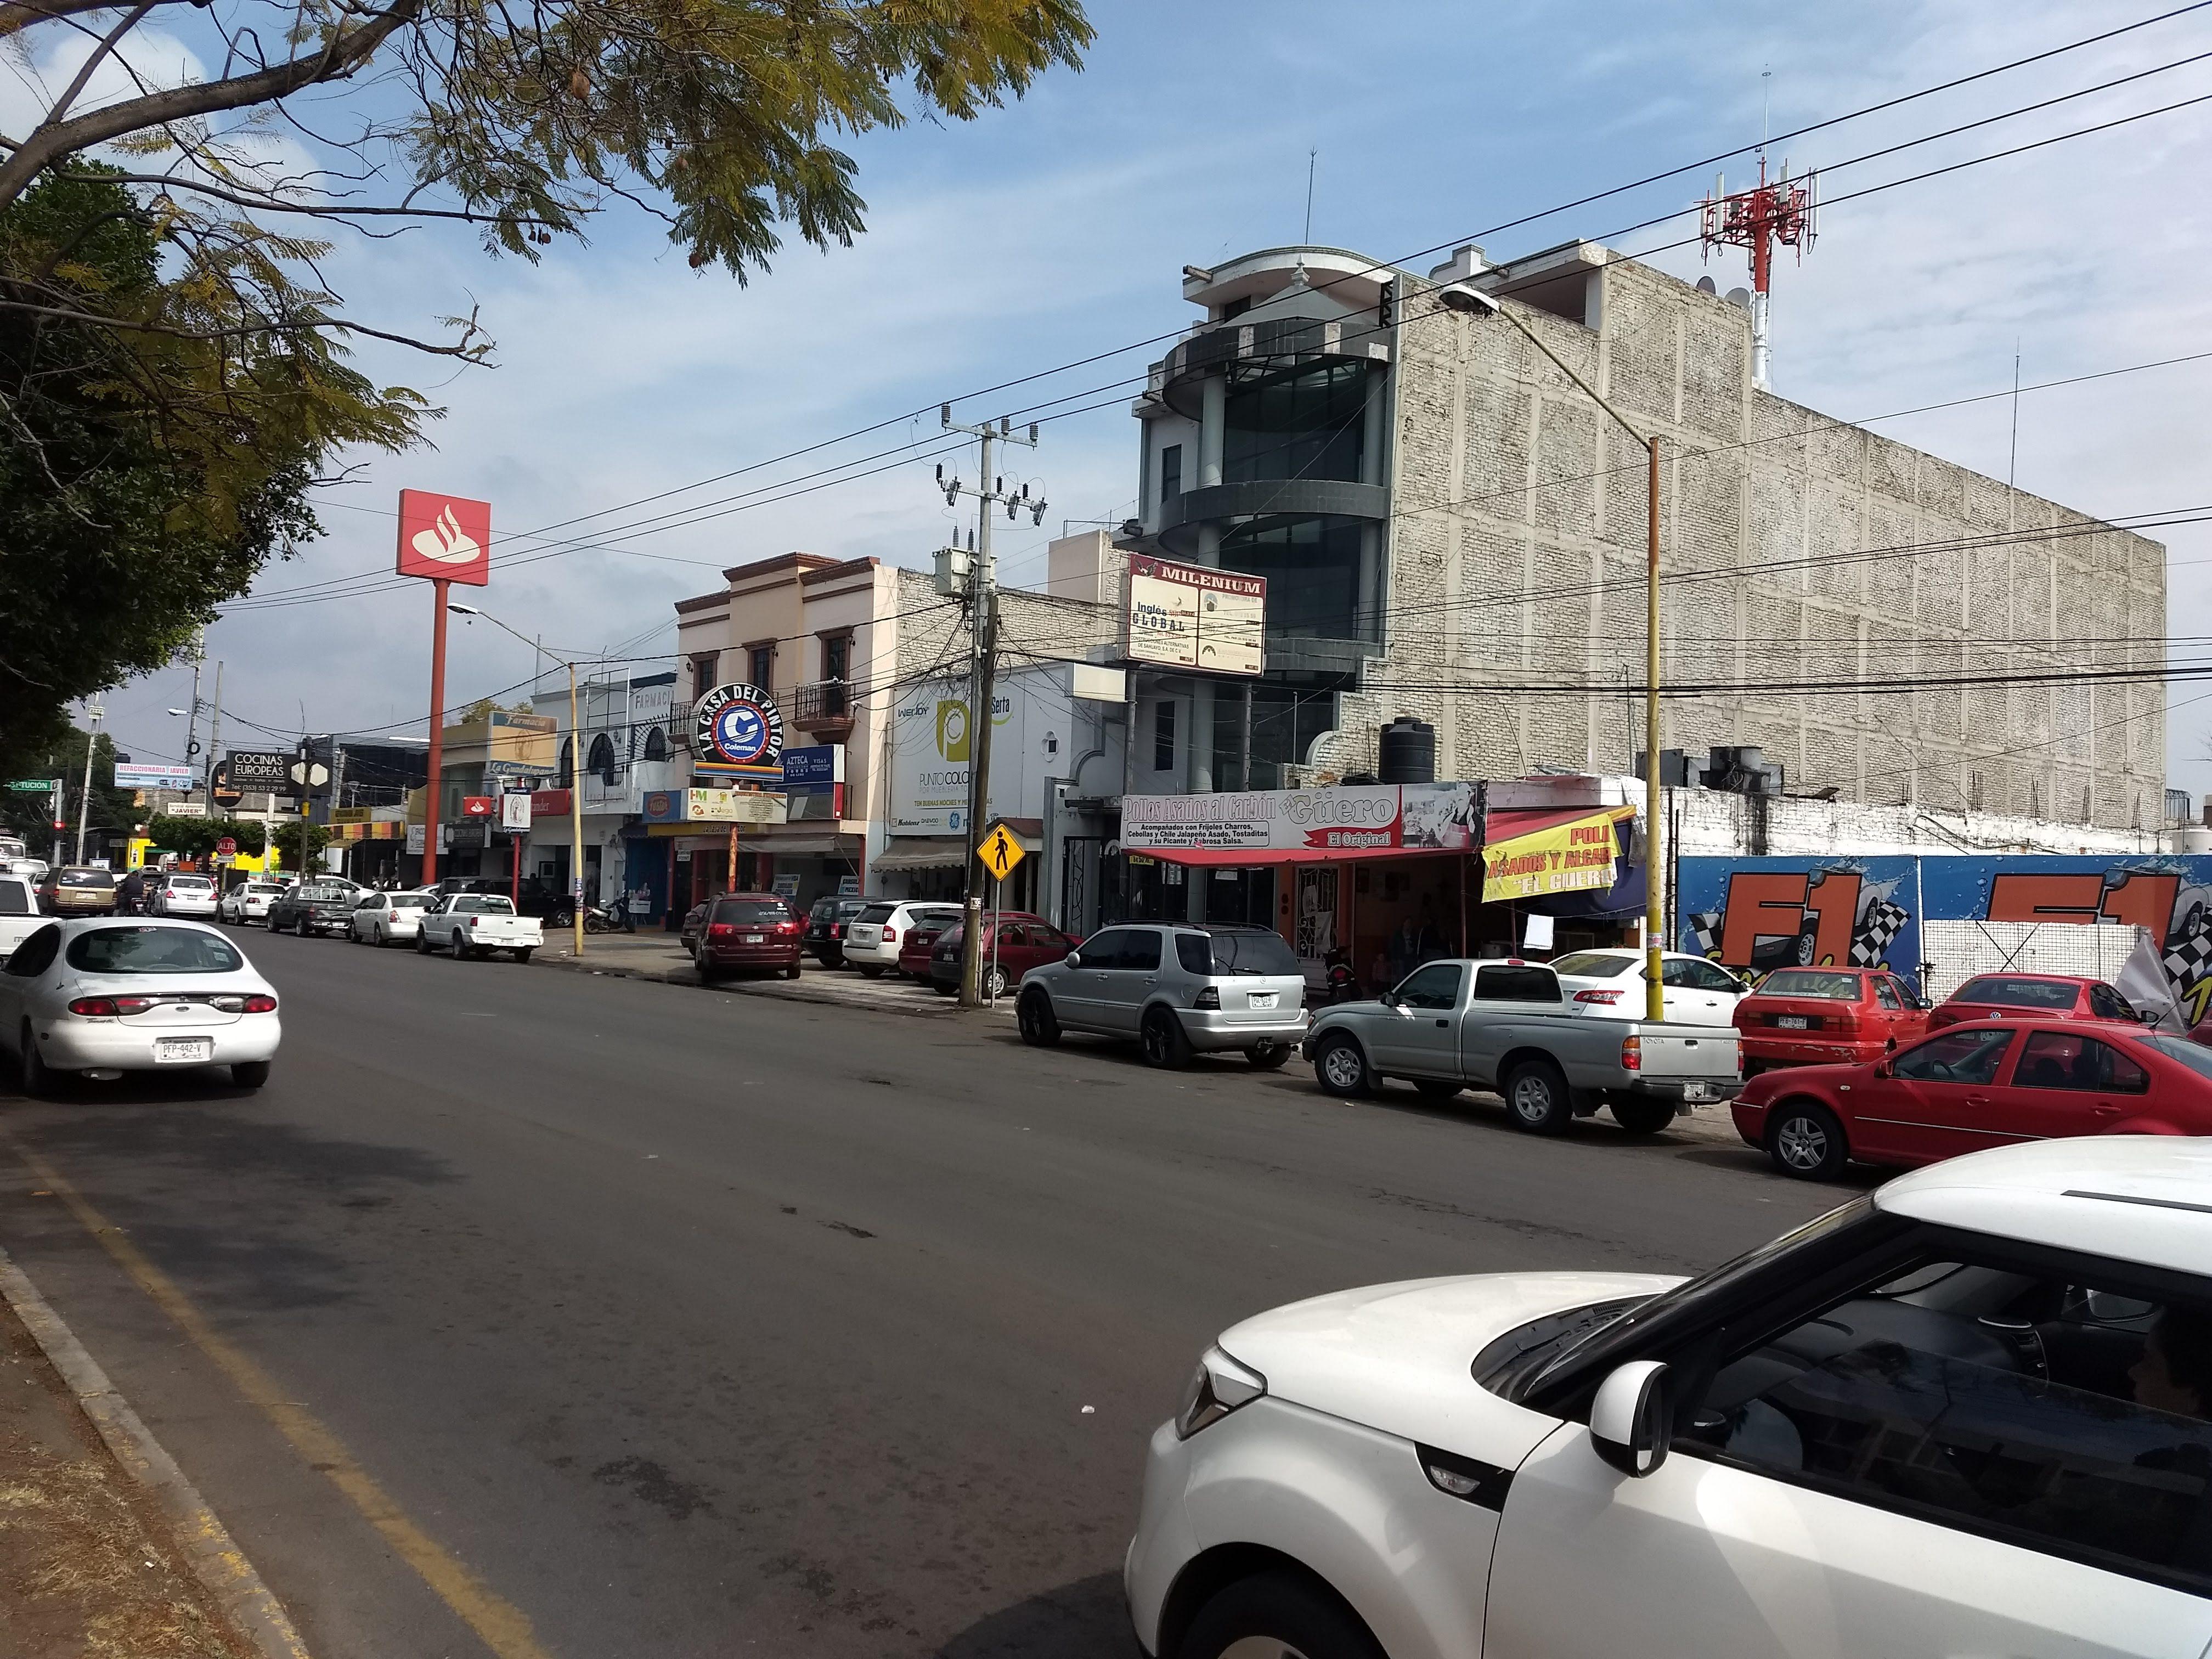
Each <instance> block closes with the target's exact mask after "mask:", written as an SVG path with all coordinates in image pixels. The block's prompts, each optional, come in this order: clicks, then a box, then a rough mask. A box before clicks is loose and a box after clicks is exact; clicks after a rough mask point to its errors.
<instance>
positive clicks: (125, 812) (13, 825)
mask: <svg viewBox="0 0 2212 1659" xmlns="http://www.w3.org/2000/svg"><path fill="white" fill-rule="evenodd" d="M5 608H6V599H5V595H4V592H0V610H4V609H5ZM8 701H9V700H8V697H7V696H6V695H5V694H4V693H0V710H4V709H5V708H7V707H8ZM84 739H85V734H84V733H83V732H80V731H78V730H76V728H75V727H74V726H69V725H67V724H66V723H64V724H61V725H60V726H58V728H57V729H55V730H54V731H53V732H52V735H51V736H48V737H46V738H44V739H43V740H41V741H38V742H34V743H33V744H29V745H27V748H26V750H24V752H21V753H19V754H16V755H15V756H12V757H9V758H8V759H7V761H6V763H5V764H4V765H0V773H4V774H5V778H4V779H0V781H11V780H14V779H16V778H59V779H60V780H61V781H62V782H63V785H64V787H63V790H62V817H63V818H64V820H65V821H66V822H67V823H68V825H69V827H68V829H65V830H63V831H61V832H60V834H61V836H62V840H63V842H64V848H65V849H66V851H67V852H68V853H69V854H70V856H72V857H74V856H75V855H76V823H77V817H78V811H79V806H78V801H79V796H80V795H81V793H82V790H83V788H84ZM50 799H52V797H50V796H48V795H46V794H44V793H40V794H20V795H19V794H17V793H15V791H13V790H9V791H7V792H5V793H0V824H4V825H5V827H6V829H7V831H8V833H9V834H10V835H16V836H21V837H22V838H23V840H24V842H26V843H27V845H28V846H29V848H30V849H31V851H32V853H33V855H35V856H37V857H39V858H44V857H45V856H46V854H47V852H48V851H49V850H51V849H52V846H53V843H54V836H55V834H56V831H55V829H54V826H53V821H52V819H50V818H48V817H46V804H47V802H48V801H49V800H50ZM135 800H136V797H135V795H134V794H133V793H132V792H131V791H130V790H128V789H118V788H117V787H115V744H114V743H113V742H112V740H111V739H110V738H109V737H108V735H107V733H106V732H101V733H100V735H99V736H98V737H97V738H94V739H93V750H92V814H91V819H90V822H91V825H92V834H91V836H90V837H89V838H88V840H87V841H86V842H85V850H86V852H87V853H88V854H89V853H91V852H94V851H95V850H97V849H98V848H100V847H102V846H104V845H105V844H106V843H105V840H104V838H103V837H102V836H101V832H102V831H103V830H110V831H113V832H115V833H116V834H117V836H124V835H127V834H129V833H130V831H131V828H132V827H133V826H134V825H135V824H137V823H142V822H143V817H142V815H141V814H140V813H139V811H138V808H137V805H135V804H134V803H135Z"/></svg>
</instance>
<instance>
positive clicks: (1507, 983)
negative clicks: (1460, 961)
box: [1474, 962, 1560, 1002]
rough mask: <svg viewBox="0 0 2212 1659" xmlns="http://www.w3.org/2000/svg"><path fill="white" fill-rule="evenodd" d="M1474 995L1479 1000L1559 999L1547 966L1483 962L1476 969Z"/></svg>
mask: <svg viewBox="0 0 2212 1659" xmlns="http://www.w3.org/2000/svg"><path fill="white" fill-rule="evenodd" d="M1474 994H1475V1000H1477V1001H1480V1002H1558V1001H1559V1000H1560V997H1559V975H1556V974H1554V973H1553V971H1552V970H1551V969H1548V968H1531V967H1527V966H1520V967H1516V966H1514V965H1512V964H1510V963H1502V962H1500V963H1484V964H1483V965H1482V966H1481V967H1480V968H1479V969H1476V970H1475V975H1474Z"/></svg>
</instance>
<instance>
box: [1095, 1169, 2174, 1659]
mask: <svg viewBox="0 0 2212 1659" xmlns="http://www.w3.org/2000/svg"><path fill="white" fill-rule="evenodd" d="M1123 1577H1124V1582H1125V1585H1126V1588H1127V1595H1128V1601H1129V1607H1130V1611H1131V1613H1132V1614H1133V1618H1134V1620H1135V1623H1136V1628H1137V1634H1138V1637H1139V1640H1140V1641H1141V1642H1142V1644H1143V1645H1144V1648H1145V1650H1146V1652H1148V1653H1151V1654H1155V1655H1158V1656H1162V1659H1248V1656H1249V1659H1261V1656H1264V1659H1278V1656H1280V1655H1284V1654H1295V1655H1297V1656H1300V1659H1385V1656H1387V1659H1474V1656H1476V1655H1480V1656H1482V1659H1539V1656H1541V1659H1623V1656H1635V1659H1713V1656H1718V1655H1726V1656H1728V1659H1807V1656H1831V1659H1839V1656H1852V1655H1865V1656H1869V1659H1871V1656H1876V1655H1879V1656H1881V1659H1951V1656H1957V1655H1963V1654H2016V1655H2039V1656H2051V1659H2057V1656H2065V1659H2199V1656H2202V1655H2203V1654H2204V1653H2205V1651H2206V1649H2207V1644H2208V1643H2212V1142H2207V1141H2203V1140H2187V1139H2168V1138H2164V1137H2158V1136H2148V1135H2146V1136H2116V1137H2113V1138H2112V1139H2109V1140H2101V1141H2081V1140H2069V1141H2046V1142H2042V1143H2039V1144H2035V1145H2030V1146H2006V1147H2002V1148H2000V1149H1998V1150H1996V1151H1993V1152H1978V1153H1974V1154H1972V1155H1970V1156H1968V1157H1965V1158H1954V1159H1952V1160H1951V1161H1950V1162H1948V1163H1945V1164H1935V1165H1933V1166H1931V1167H1929V1168H1928V1169H1925V1170H1917V1171H1915V1172H1914V1173H1913V1174H1911V1175H1908V1176H1903V1177H1901V1178H1899V1179H1898V1180H1896V1181H1893V1182H1889V1183H1888V1184H1887V1186H1884V1187H1882V1188H1880V1189H1879V1190H1878V1191H1876V1192H1874V1193H1872V1194H1866V1195H1864V1196H1862V1197H1860V1198H1857V1199H1855V1200H1852V1201H1851V1202H1850V1203H1849V1204H1847V1205H1845V1206H1844V1207H1843V1208H1841V1209H1839V1210H1836V1211H1832V1212H1830V1213H1829V1214H1827V1215H1826V1216H1823V1217H1821V1218H1820V1219H1818V1220H1816V1221H1814V1222H1811V1223H1809V1224H1808V1225H1805V1226H1803V1227H1802V1228H1800V1229H1798V1230H1797V1231H1796V1232H1794V1233H1790V1234H1789V1235H1787V1236H1785V1237H1783V1238H1780V1239H1778V1240H1777V1241H1775V1242H1774V1243H1771V1244H1767V1245H1765V1246H1762V1247H1761V1248H1760V1249H1756V1250H1753V1251H1752V1252H1751V1253H1750V1254H1749V1255H1744V1256H1741V1257H1739V1258H1738V1259H1737V1260H1735V1261H1732V1262H1730V1263H1729V1264H1728V1265H1726V1266H1724V1267H1719V1268H1717V1269H1715V1270H1714V1271H1713V1272H1711V1273H1707V1274H1705V1276H1704V1277H1703V1278H1701V1279H1695V1280H1692V1281H1691V1282H1689V1283H1686V1284H1684V1283H1679V1282H1676V1281H1673V1280H1668V1279H1653V1278H1650V1277H1646V1276H1644V1275H1642V1274H1632V1273H1501V1274H1497V1275H1492V1276H1486V1277H1476V1278H1452V1279H1423V1280H1417V1281H1414V1282H1413V1283H1409V1284H1402V1285H1381V1286H1377V1287H1375V1288H1372V1289H1368V1290H1359V1291H1343V1292H1340V1293H1339V1294H1336V1295H1333V1296H1324V1297H1317V1298H1316V1299H1315V1300H1313V1301H1310V1302H1302V1303H1297V1304H1292V1305H1291V1306H1289V1307H1286V1308H1280V1309H1278V1310H1275V1311H1274V1312H1273V1313H1268V1314H1263V1315H1261V1316H1259V1317H1258V1318H1256V1319H1251V1320H1247V1321H1246V1322H1244V1323H1243V1324H1241V1325H1237V1326H1234V1327H1232V1328H1230V1329H1229V1330H1227V1331H1225V1332H1224V1333H1223V1334H1222V1335H1221V1337H1220V1338H1219V1340H1218V1346H1215V1347H1213V1348H1212V1349H1211V1350H1209V1351H1208V1352H1207V1353H1206V1357H1205V1358H1204V1359H1203V1360H1202V1361H1201V1362H1200V1366H1199V1369H1198V1371H1197V1373H1196V1374H1195V1375H1194V1376H1193V1377H1192V1379H1191V1382H1190V1384H1189V1386H1188V1389H1186V1391H1185V1393H1184V1395H1183V1401H1182V1409H1181V1410H1180V1411H1179V1412H1178V1413H1176V1417H1175V1419H1173V1420H1172V1421H1170V1422H1169V1423H1166V1424H1164V1425H1161V1427H1160V1428H1159V1429H1158V1431H1157V1432H1155V1433H1154V1434H1153V1436H1152V1448H1151V1455H1150V1460H1149V1463H1148V1466H1147V1468H1146V1477H1145V1492H1144V1501H1143V1505H1142V1509H1141V1510H1140V1519H1139V1522H1138V1527H1137V1533H1136V1537H1135V1539H1134V1540H1133V1542H1132V1543H1131V1544H1130V1547H1129V1552H1128V1556H1127V1562H1126V1564H1125V1568H1124V1574H1123Z"/></svg>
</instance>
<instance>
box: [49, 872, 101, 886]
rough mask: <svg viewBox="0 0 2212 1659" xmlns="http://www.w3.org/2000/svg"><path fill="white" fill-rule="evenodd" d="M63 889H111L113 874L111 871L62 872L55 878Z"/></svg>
mask: <svg viewBox="0 0 2212 1659" xmlns="http://www.w3.org/2000/svg"><path fill="white" fill-rule="evenodd" d="M56 879H57V880H58V881H59V882H60V883H61V884H62V885H63V886H64V887H112V886H114V885H115V872H113V871H112V870H64V871H63V872H61V874H60V875H59V876H58V877H57V878H56Z"/></svg>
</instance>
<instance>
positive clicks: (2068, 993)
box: [1928, 974, 2142, 1031]
mask: <svg viewBox="0 0 2212 1659" xmlns="http://www.w3.org/2000/svg"><path fill="white" fill-rule="evenodd" d="M1969 1019H2090V1020H2110V1021H2114V1022H2117V1023H2118V1024H2123V1025H2136V1024H2141V1023H2142V1019H2141V1017H2140V1016H2139V1015H2138V1014H2137V1013H2136V1011H2135V1010H2134V1008H2132V1007H2131V1006H2129V1003H2128V1000H2127V999H2126V998H2125V997H2124V996H2122V995H2121V994H2119V993H2118V991H2115V990H2114V989H2113V988H2112V987H2111V986H2109V985H2107V984H2106V983H2105V981H2102V980H2101V979H2082V978H2080V977H2078V976H2076V975H2072V974H1983V975H1979V976H1978V977H1977V978H1974V979H1970V980H1968V981H1966V983H1965V984H1964V985H1961V986H1960V987H1959V988H1958V989H1957V990H1955V991H1954V992H1952V993H1951V994H1950V995H1949V996H1948V997H1946V998H1944V999H1943V1000H1942V1001H1941V1002H1939V1003H1937V1004H1936V1007H1935V1010H1934V1012H1931V1013H1930V1014H1929V1016H1928V1029H1929V1030H1930V1031H1940V1030H1943V1029H1944V1027H1946V1026H1948V1025H1956V1024H1960V1023H1961V1022H1962V1021H1965V1020H1969Z"/></svg>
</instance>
